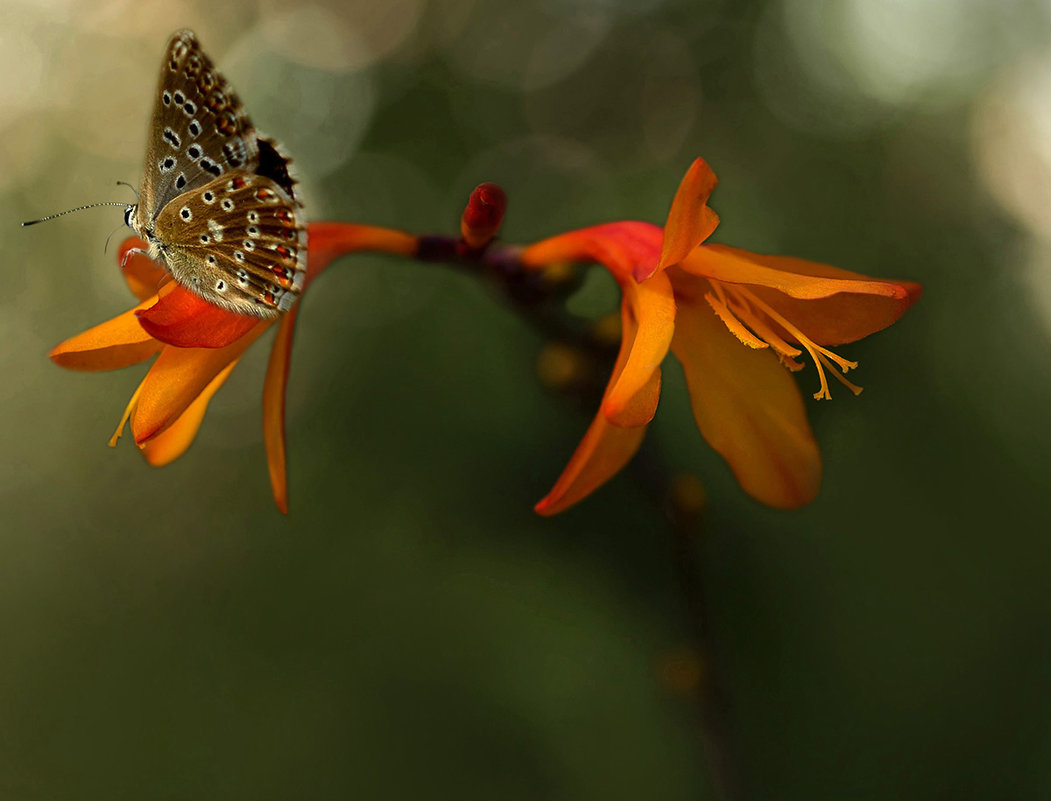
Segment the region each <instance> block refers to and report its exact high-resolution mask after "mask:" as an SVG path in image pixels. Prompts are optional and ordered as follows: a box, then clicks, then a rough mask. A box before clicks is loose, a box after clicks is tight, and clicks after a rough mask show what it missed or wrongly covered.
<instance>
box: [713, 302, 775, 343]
mask: <svg viewBox="0 0 1051 801" xmlns="http://www.w3.org/2000/svg"><path fill="white" fill-rule="evenodd" d="M719 294H721V293H719ZM704 299H705V300H706V301H708V305H709V306H711V307H712V311H714V312H715V315H716V316H717V317H718V318H719V319H720V320H722V321H723V325H725V326H726V327H727V328H728V329H730V333H731V334H733V335H734V336H735V337H737V338H738V339H739V340H741V343H742V344H744V345H747V346H748V347H750V348H755V349H756V350H760V349H761V348H768V347H770V343H768V342H764V341H763V340H762V339H759V338H758V337H756V336H755V334H753V333H752V332H751V331H749V330H748V329H747V328H745V326H744V324H743V323H742V322H741V321H740V320H738V319H737V317H735V316H734V313H733V312H732V311H730V307H729V306H728V305H727V304H726V301H725V298H716V297H715V295H713V294H712V293H711V292H705V293H704Z"/></svg>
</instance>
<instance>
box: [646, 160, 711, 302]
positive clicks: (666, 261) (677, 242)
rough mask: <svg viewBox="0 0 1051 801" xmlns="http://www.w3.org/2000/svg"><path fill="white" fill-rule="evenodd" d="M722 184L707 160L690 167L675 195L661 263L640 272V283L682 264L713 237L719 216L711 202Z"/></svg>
mask: <svg viewBox="0 0 1051 801" xmlns="http://www.w3.org/2000/svg"><path fill="white" fill-rule="evenodd" d="M718 183H719V179H718V178H716V177H715V173H714V172H712V168H711V167H709V166H708V162H706V161H705V160H704V159H702V158H698V159H697V160H696V161H694V162H693V164H691V165H690V169H688V170H687V171H686V175H684V176H683V179H682V182H681V183H680V184H679V189H678V190H677V191H676V192H675V198H674V199H673V200H672V202H671V210H670V211H669V212H668V221H667V222H666V223H665V224H664V241H663V243H662V244H661V255H660V261H659V262H658V264H657V265H656V266H655V267H653V268H652V269H650V270H649V271H646V270H642V271H641V272H636V273H635V277H636V278H637V279H638V280H640V281H645V280H646V279H647V278H649V277H650V276H651V275H653V274H654V273H655V272H660V271H661V270H664V269H667V268H668V267H670V266H671V265H673V264H678V263H679V262H680V261H682V260H683V259H684V258H686V256H687V254H688V253H689V252H690V251H691V250H693V249H694V248H695V247H697V246H698V245H699V244H701V242H703V241H704V240H705V239H707V238H708V237H709V236H711V235H712V232H713V231H714V230H715V229H716V226H718V225H719V215H717V214H716V213H715V212H714V211H712V210H711V209H710V208H709V207H708V198H709V197H710V196H711V194H712V191H713V190H714V189H715V186H716V184H718Z"/></svg>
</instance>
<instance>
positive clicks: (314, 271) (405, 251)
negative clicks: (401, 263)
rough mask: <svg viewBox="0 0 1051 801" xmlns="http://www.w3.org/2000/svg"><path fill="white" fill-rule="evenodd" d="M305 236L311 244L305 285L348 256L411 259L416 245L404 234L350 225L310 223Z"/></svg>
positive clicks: (413, 237) (414, 239)
mask: <svg viewBox="0 0 1051 801" xmlns="http://www.w3.org/2000/svg"><path fill="white" fill-rule="evenodd" d="M307 234H308V241H309V243H310V245H309V253H308V255H307V278H306V283H307V284H309V283H310V282H311V281H313V280H314V279H315V278H317V276H318V275H319V274H320V273H321V271H322V270H324V269H325V268H326V267H328V265H329V264H331V263H332V261H333V260H335V259H337V258H339V257H340V256H343V255H346V254H348V253H356V252H358V251H362V250H368V251H374V252H378V253H393V254H396V255H399V256H412V255H414V254H415V253H416V248H417V245H418V243H419V239H418V237H415V236H413V235H411V234H407V233H405V232H404V231H398V230H395V229H393V228H380V227H378V226H374V225H356V224H353V223H335V222H317V223H310V225H309V226H308V227H307ZM305 288H306V287H305V286H304V289H305Z"/></svg>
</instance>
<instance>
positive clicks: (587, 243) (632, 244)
mask: <svg viewBox="0 0 1051 801" xmlns="http://www.w3.org/2000/svg"><path fill="white" fill-rule="evenodd" d="M660 243H661V229H660V228H658V227H657V226H656V225H651V224H650V223H644V222H635V221H632V220H627V221H623V222H616V223H607V224H605V225H595V226H592V227H591V228H581V229H579V230H576V231H569V232H567V233H564V234H559V235H558V236H553V237H551V238H550V239H544V240H541V241H540V242H537V243H535V244H533V245H529V246H528V247H526V248H525V249H524V250H523V251H522V253H521V254H520V256H519V259H520V261H521V263H522V265H523V266H525V267H527V268H533V269H543V268H544V267H549V266H551V265H552V264H556V263H558V262H564V261H596V262H598V263H600V264H602V265H604V266H605V267H606V268H607V269H608V270H609V271H610V272H611V273H613V276H614V278H616V279H617V281H618V282H620V283H621V285H622V286H623V285H624V283H625V282H626V281H634V280H635V278H634V276H635V274H636V273H637V272H639V271H641V270H643V269H648V270H649V271H650V272H652V268H653V265H655V264H656V263H657V256H658V254H659V253H660Z"/></svg>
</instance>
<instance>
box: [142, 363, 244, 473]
mask: <svg viewBox="0 0 1051 801" xmlns="http://www.w3.org/2000/svg"><path fill="white" fill-rule="evenodd" d="M236 365H237V361H236V360H234V361H232V362H230V364H228V365H227V366H226V367H225V368H224V369H223V370H222V372H220V373H219V375H217V376H216V377H215V378H213V379H212V383H210V384H209V385H208V386H207V387H205V388H204V391H203V392H202V393H201V394H200V395H198V396H197V398H196V399H195V400H194V401H193V403H191V404H190V405H189V406H187V407H186V411H184V412H183V413H182V414H181V415H179V417H178V419H177V420H176V421H175V422H174V423H172V424H171V425H170V426H168V428H166V429H165V430H164V431H162V432H161V433H160V434H158V435H157V436H156V437H154V438H153V439H151V440H150V441H149V442H146V443H144V444H142V445H140V446H139V447H140V449H141V450H142V455H143V456H145V457H146V461H147V462H149V463H150V464H151V465H153V466H154V467H163V466H164V465H166V464H169V463H171V462H173V461H175V460H176V459H178V458H179V457H180V456H182V455H183V453H185V452H186V449H187V448H189V447H190V445H191V444H193V440H194V437H196V436H197V431H198V429H200V427H201V422H202V421H203V420H204V413H205V411H207V409H208V402H209V401H210V400H211V399H212V396H213V395H214V394H215V393H216V392H217V391H218V389H219V387H221V386H222V385H223V382H224V381H226V379H227V378H228V377H229V375H230V373H231V372H233V369H234V367H235V366H236Z"/></svg>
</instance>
